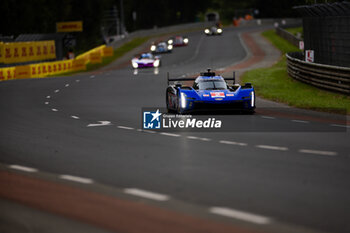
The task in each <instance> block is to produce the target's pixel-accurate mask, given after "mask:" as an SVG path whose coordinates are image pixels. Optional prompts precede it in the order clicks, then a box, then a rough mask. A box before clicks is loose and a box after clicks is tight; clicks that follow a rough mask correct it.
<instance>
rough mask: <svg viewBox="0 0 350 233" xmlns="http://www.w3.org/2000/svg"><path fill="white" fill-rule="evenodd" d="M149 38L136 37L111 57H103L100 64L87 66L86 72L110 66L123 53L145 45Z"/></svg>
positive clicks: (115, 51)
mask: <svg viewBox="0 0 350 233" xmlns="http://www.w3.org/2000/svg"><path fill="white" fill-rule="evenodd" d="M149 38H150V37H138V38H135V39H133V40H131V41H129V42H127V43H126V44H124V45H122V46H121V47H119V48H117V49H115V50H114V53H113V56H111V57H105V58H103V59H102V63H97V64H87V65H86V71H92V70H96V69H99V68H101V67H103V66H106V65H108V64H110V63H111V62H113V61H115V60H116V59H118V58H120V57H122V56H123V55H124V54H125V53H127V52H129V51H131V50H132V49H134V48H136V47H138V46H140V45H142V44H143V43H145V42H146V41H147V40H148V39H149Z"/></svg>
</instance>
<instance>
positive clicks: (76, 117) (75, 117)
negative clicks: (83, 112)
mask: <svg viewBox="0 0 350 233" xmlns="http://www.w3.org/2000/svg"><path fill="white" fill-rule="evenodd" d="M70 117H71V118H73V119H77V120H78V119H80V117H78V116H70Z"/></svg>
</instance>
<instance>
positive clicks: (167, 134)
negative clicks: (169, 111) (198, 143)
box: [160, 132, 180, 137]
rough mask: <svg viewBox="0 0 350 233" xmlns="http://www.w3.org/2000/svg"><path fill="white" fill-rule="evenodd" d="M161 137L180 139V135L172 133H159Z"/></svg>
mask: <svg viewBox="0 0 350 233" xmlns="http://www.w3.org/2000/svg"><path fill="white" fill-rule="evenodd" d="M160 134H161V135H164V136H170V137H180V134H174V133H164V132H163V133H160Z"/></svg>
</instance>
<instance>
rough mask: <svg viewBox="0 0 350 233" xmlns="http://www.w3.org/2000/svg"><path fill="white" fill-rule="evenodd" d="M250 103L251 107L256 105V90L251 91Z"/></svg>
mask: <svg viewBox="0 0 350 233" xmlns="http://www.w3.org/2000/svg"><path fill="white" fill-rule="evenodd" d="M250 98H251V99H250V105H251V107H254V105H255V96H254V91H252V92H250Z"/></svg>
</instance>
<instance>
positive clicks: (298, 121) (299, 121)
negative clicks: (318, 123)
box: [292, 120, 310, 123]
mask: <svg viewBox="0 0 350 233" xmlns="http://www.w3.org/2000/svg"><path fill="white" fill-rule="evenodd" d="M292 121H293V122H296V123H310V122H309V121H302V120H292Z"/></svg>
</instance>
